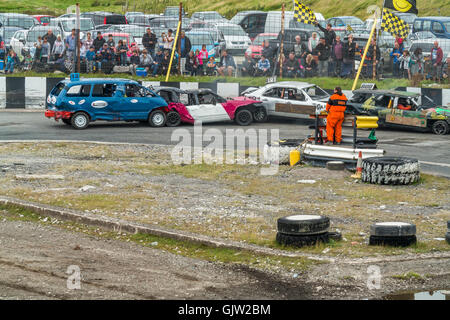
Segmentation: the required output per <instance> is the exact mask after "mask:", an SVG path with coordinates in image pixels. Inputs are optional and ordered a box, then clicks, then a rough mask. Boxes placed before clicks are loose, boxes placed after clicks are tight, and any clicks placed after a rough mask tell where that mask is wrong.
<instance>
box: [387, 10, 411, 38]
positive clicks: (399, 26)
mask: <svg viewBox="0 0 450 320" xmlns="http://www.w3.org/2000/svg"><path fill="white" fill-rule="evenodd" d="M381 30H383V31H387V32H389V33H390V34H392V35H393V36H399V37H400V38H402V39H405V38H406V37H408V34H409V25H408V24H407V23H406V22H405V21H403V20H402V19H400V18H399V17H397V16H395V15H393V14H392V13H391V12H389V10H387V9H386V8H384V9H383V20H382V21H381Z"/></svg>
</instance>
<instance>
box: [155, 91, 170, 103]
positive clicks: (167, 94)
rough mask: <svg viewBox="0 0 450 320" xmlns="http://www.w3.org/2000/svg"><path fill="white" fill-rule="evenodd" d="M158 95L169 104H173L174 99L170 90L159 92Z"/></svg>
mask: <svg viewBox="0 0 450 320" xmlns="http://www.w3.org/2000/svg"><path fill="white" fill-rule="evenodd" d="M158 95H159V96H160V97H161V98H163V99H164V100H165V101H166V102H167V103H170V102H173V100H172V97H173V95H172V94H171V92H170V91H169V90H167V91H166V90H161V91H159V92H158Z"/></svg>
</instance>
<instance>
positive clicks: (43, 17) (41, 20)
mask: <svg viewBox="0 0 450 320" xmlns="http://www.w3.org/2000/svg"><path fill="white" fill-rule="evenodd" d="M33 17H35V18H36V19H37V21H39V23H40V24H42V25H43V26H46V25H48V24H49V23H50V20H51V19H53V18H54V17H53V16H48V15H36V16H33Z"/></svg>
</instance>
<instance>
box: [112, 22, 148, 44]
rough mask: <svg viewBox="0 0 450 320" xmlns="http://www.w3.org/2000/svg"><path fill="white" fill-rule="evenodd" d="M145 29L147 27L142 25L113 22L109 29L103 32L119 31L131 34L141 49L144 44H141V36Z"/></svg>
mask: <svg viewBox="0 0 450 320" xmlns="http://www.w3.org/2000/svg"><path fill="white" fill-rule="evenodd" d="M146 30H147V27H144V26H136V25H131V24H113V25H111V26H110V28H109V29H107V30H106V31H105V33H108V32H120V33H128V34H131V35H132V36H133V38H134V41H136V44H137V45H138V47H139V49H140V50H142V49H144V46H143V45H142V37H143V36H144V33H146ZM131 43H133V42H131Z"/></svg>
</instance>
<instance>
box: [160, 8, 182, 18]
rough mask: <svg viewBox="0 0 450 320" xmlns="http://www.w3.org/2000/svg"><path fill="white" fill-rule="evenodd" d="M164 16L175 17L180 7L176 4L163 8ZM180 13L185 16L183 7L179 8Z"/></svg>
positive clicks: (178, 14)
mask: <svg viewBox="0 0 450 320" xmlns="http://www.w3.org/2000/svg"><path fill="white" fill-rule="evenodd" d="M162 15H163V16H165V17H176V18H178V17H179V16H180V7H178V6H169V7H166V8H165V9H164V13H163V14H162ZM181 15H182V16H183V17H186V16H187V13H186V12H185V11H184V7H182V8H181Z"/></svg>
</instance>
